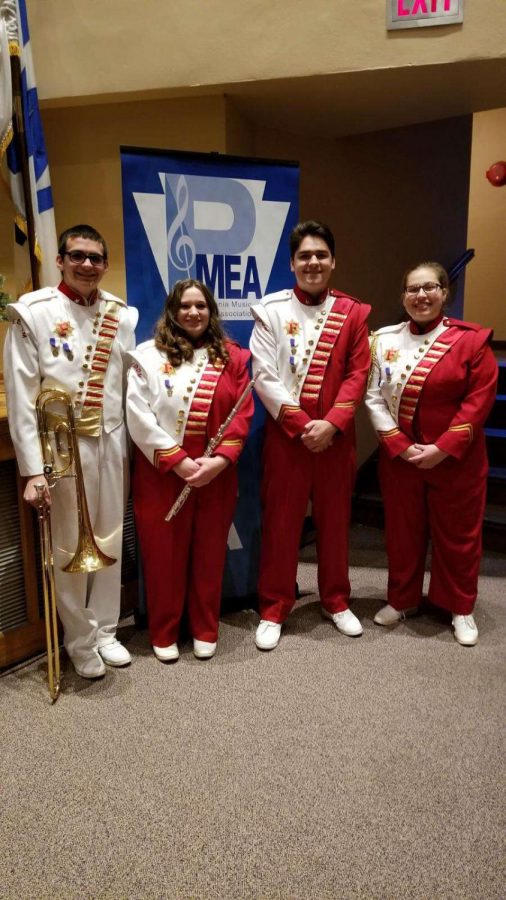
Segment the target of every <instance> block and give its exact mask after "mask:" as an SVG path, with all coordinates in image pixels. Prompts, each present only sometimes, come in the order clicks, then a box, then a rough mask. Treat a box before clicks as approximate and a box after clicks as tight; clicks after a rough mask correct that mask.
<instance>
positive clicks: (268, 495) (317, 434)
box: [250, 221, 370, 650]
mask: <svg viewBox="0 0 506 900" xmlns="http://www.w3.org/2000/svg"><path fill="white" fill-rule="evenodd" d="M334 248H335V242H334V236H333V234H332V232H331V231H330V229H329V228H328V227H327V226H326V225H323V224H322V223H320V222H314V221H309V222H303V223H300V224H299V225H297V226H296V228H295V229H294V230H293V232H292V234H291V236H290V256H291V269H292V271H293V272H294V275H295V280H296V286H295V287H294V288H293V289H289V290H284V291H279V292H277V293H275V294H269V295H267V296H266V297H264V298H263V300H262V301H261V303H259V304H257V305H255V306H253V307H252V313H253V316H254V317H255V320H256V321H255V327H254V329H253V334H252V337H251V344H250V348H251V352H252V355H253V369H254V372H255V373H257V372H258V373H259V374H258V378H257V381H256V390H257V393H258V395H259V396H260V398H261V400H262V402H263V404H264V406H265V407H266V410H267V412H268V417H267V422H266V429H265V446H264V461H263V462H264V472H263V481H262V503H263V527H262V549H261V558H260V577H259V584H258V593H259V603H260V616H261V620H260V624H259V626H258V628H257V631H256V637H255V641H256V645H257V647H258V648H259V649H261V650H272V649H274V647H276V646H277V644H278V642H279V638H280V634H281V625H282V624H283V622H284V621H285V619H286V618H287V616H288V614H289V612H290V610H291V608H292V606H293V604H294V602H295V583H296V577H297V563H298V551H299V543H300V536H301V530H302V525H303V522H304V516H305V515H306V510H307V506H308V502H309V500H311V502H312V516H313V521H314V523H315V525H316V528H317V534H318V536H317V552H318V588H319V593H320V599H321V603H322V613H323V615H324V616H326V617H328V618H330V619H332V621H333V622H334V624H335V625H336V627H337V628H338V630H339V631H341V632H342V633H343V634H346V635H349V636H353V637H357V636H358V635H360V634H362V626H361V624H360V622H359V620H358V619H357V617H356V616H355V615H354V614H353V613H352V612H351V610H350V609H349V608H348V601H349V596H350V582H349V578H348V529H349V520H350V505H351V492H352V487H353V481H354V477H355V431H354V414H355V410H356V408H357V406H358V404H359V403H360V401H361V399H362V396H363V394H364V390H365V387H366V382H367V373H368V369H369V346H368V339H367V316H368V314H369V311H370V307H369V306H367V305H365V304H361V303H360V302H359V301H358V300H355V299H354V298H353V297H349V296H348V295H346V294H343V293H342V292H340V291H335V290H329V288H328V285H329V281H330V278H331V275H332V272H333V270H334V267H335V250H334Z"/></svg>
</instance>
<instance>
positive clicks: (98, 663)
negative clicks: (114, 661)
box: [71, 650, 105, 678]
mask: <svg viewBox="0 0 506 900" xmlns="http://www.w3.org/2000/svg"><path fill="white" fill-rule="evenodd" d="M71 659H72V657H71ZM72 665H73V666H74V669H75V670H76V672H77V674H78V675H80V676H81V678H102V676H103V675H105V666H104V664H103V662H102V660H101V659H100V656H99V655H98V652H97V650H90V652H89V653H88V654H86V655H85V656H78V657H74V659H72Z"/></svg>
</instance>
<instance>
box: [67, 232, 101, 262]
mask: <svg viewBox="0 0 506 900" xmlns="http://www.w3.org/2000/svg"><path fill="white" fill-rule="evenodd" d="M69 238H84V239H85V240H86V241H95V242H96V243H97V244H102V253H103V254H104V257H105V258H106V259H107V244H106V243H105V241H104V239H103V237H102V235H101V234H100V233H99V232H98V231H97V230H96V228H92V226H91V225H73V226H72V228H67V229H66V230H65V231H62V233H61V234H60V237H59V238H58V255H59V256H63V254H64V253H65V251H66V249H67V241H68V239H69Z"/></svg>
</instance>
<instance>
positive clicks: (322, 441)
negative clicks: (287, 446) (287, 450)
mask: <svg viewBox="0 0 506 900" xmlns="http://www.w3.org/2000/svg"><path fill="white" fill-rule="evenodd" d="M336 432H337V428H336V427H335V425H332V423H331V422H327V420H326V419H312V420H311V422H308V423H307V425H305V426H304V431H303V433H302V435H301V441H302V443H303V444H304V446H305V448H306V450H310V451H311V452H312V453H321V452H322V451H323V450H326V449H327V447H330V445H331V444H332V441H333V440H334V437H335V435H336Z"/></svg>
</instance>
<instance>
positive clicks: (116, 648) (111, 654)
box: [98, 641, 132, 666]
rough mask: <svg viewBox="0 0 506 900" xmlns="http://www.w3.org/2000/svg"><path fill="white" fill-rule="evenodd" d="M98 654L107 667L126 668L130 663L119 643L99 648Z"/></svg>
mask: <svg viewBox="0 0 506 900" xmlns="http://www.w3.org/2000/svg"><path fill="white" fill-rule="evenodd" d="M98 652H99V653H100V656H101V657H102V659H103V660H104V662H105V664H106V665H107V666H128V665H129V663H131V662H132V657H131V656H130V654H129V652H128V650H127V648H126V647H124V646H123V644H122V643H121V642H120V641H111V642H110V643H109V644H102V646H99V648H98Z"/></svg>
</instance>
